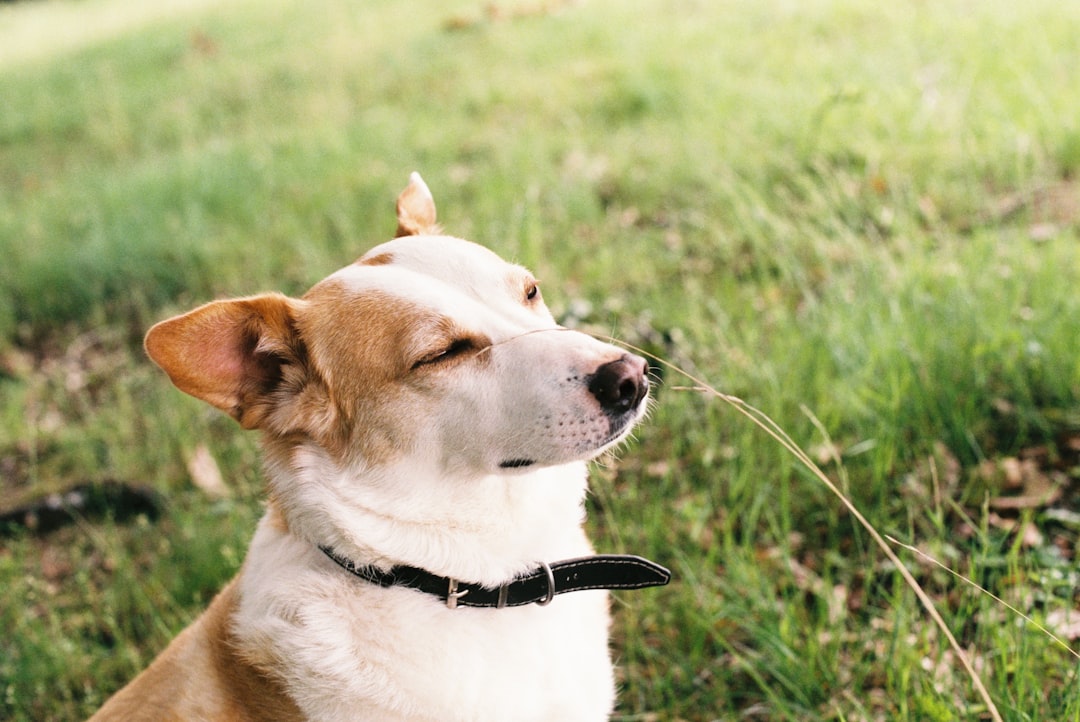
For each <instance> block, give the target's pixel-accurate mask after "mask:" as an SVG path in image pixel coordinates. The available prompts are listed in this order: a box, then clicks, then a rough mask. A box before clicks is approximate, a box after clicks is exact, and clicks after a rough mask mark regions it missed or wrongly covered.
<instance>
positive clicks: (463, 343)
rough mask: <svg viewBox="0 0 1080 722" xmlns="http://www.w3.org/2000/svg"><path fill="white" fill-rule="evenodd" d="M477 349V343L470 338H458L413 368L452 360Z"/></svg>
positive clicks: (418, 362)
mask: <svg viewBox="0 0 1080 722" xmlns="http://www.w3.org/2000/svg"><path fill="white" fill-rule="evenodd" d="M475 349H476V343H475V342H474V341H473V340H472V339H469V338H458V339H454V340H453V341H451V342H450V344H449V345H447V346H445V347H443V348H440V349H438V350H436V351H434V352H432V353H430V354H428V355H427V356H424V357H423V358H421V359H420V360H419V361H417V362H416V363H415V364H413V368H414V369H416V368H419V367H421V366H428V365H431V364H438V363H443V362H445V361H451V360H453V359H455V358H457V357H459V356H462V355H464V354H466V353H468V352H470V351H473V350H475Z"/></svg>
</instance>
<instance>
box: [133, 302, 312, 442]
mask: <svg viewBox="0 0 1080 722" xmlns="http://www.w3.org/2000/svg"><path fill="white" fill-rule="evenodd" d="M299 303H302V302H301V301H296V300H294V299H290V298H287V297H286V296H282V295H280V294H266V295H262V296H253V297H250V298H241V299H235V300H231V301H214V302H213V303H208V304H206V305H205V306H200V307H199V308H196V309H195V310H194V311H190V312H188V313H185V314H183V315H181V316H176V317H175V318H170V319H168V320H166V321H162V322H161V323H158V324H157V325H155V326H154V327H153V328H151V329H150V331H149V332H147V334H146V342H145V346H146V352H147V354H149V356H150V358H151V359H153V360H154V363H156V364H157V365H158V366H160V367H161V368H162V369H163V370H164V371H165V373H167V374H168V375H169V378H170V379H171V380H172V382H173V384H175V385H176V387H177V388H179V389H180V390H181V391H184V392H185V393H188V394H191V395H192V396H194V397H196V398H199V399H202V400H203V401H206V402H207V403H209V404H211V405H213V406H216V407H217V408H219V409H221V410H222V411H224V412H226V413H227V414H229V415H230V416H232V417H233V418H234V419H236V420H237V421H239V422H240V424H241V425H242V426H244V428H248V429H251V428H256V427H258V426H259V425H260V423H261V422H262V421H263V420H264V418H265V417H266V415H267V413H269V412H270V410H271V409H272V407H273V405H274V399H273V396H272V394H273V391H274V390H275V389H277V388H278V387H279V386H280V385H281V381H282V377H283V373H284V370H285V368H286V367H288V366H290V365H295V364H302V363H303V356H304V352H303V345H302V343H301V341H300V339H299V337H298V334H297V332H296V326H295V322H294V318H295V306H296V304H299Z"/></svg>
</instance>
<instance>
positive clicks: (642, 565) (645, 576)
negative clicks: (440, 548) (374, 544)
mask: <svg viewBox="0 0 1080 722" xmlns="http://www.w3.org/2000/svg"><path fill="white" fill-rule="evenodd" d="M319 549H321V550H322V552H323V553H324V554H326V556H328V557H330V558H331V559H332V560H334V562H336V563H337V564H338V566H340V567H341V568H342V569H344V570H345V571H347V572H349V573H350V574H353V575H355V576H357V577H360V578H361V579H363V580H365V581H368V582H371V583H372V584H378V585H379V586H381V587H394V586H400V587H407V588H409V589H416V590H418V591H421V592H424V593H425V594H430V595H431V596H433V597H436V598H437V599H439V600H440V601H442V602H445V603H446V606H447V607H449V608H450V609H455V608H457V607H495V608H497V609H501V608H503V607H520V606H523V605H525V604H534V603H535V604H540V605H545V604H548V603H549V602H551V600H552V599H553V598H554V597H555V595H557V594H565V593H566V592H577V591H581V590H583V589H641V588H643V587H658V586H663V585H664V584H667V583H668V581H669V580H670V579H671V572H669V571H668V570H667V569H665V568H664V567H662V566H660V565H659V564H656V563H654V562H651V561H649V560H648V559H643V558H641V557H637V556H632V555H629V554H599V555H596V556H591V557H580V558H578V559H567V560H566V561H561V562H555V563H553V564H547V563H546V562H541V563H540V566H539V567H538V568H536V569H534V570H532V571H531V572H528V573H526V574H523V575H521V576H519V577H517V578H515V579H513V580H511V581H509V582H507V583H506V584H503V585H502V586H500V587H497V588H495V589H491V588H489V587H485V586H483V585H481V584H476V583H472V582H462V581H459V580H457V579H452V578H450V577H442V576H439V575H437V574H432V573H431V572H429V571H425V570H424V569H417V568H416V567H410V566H395V567H391V568H390V569H389V570H386V571H384V570H382V569H378V568H376V567H372V566H357V565H356V564H354V563H353V562H352V561H351V560H349V559H346V558H345V557H342V556H339V555H338V554H337V553H335V552H334V550H333V549H331V548H330V547H325V546H320V547H319Z"/></svg>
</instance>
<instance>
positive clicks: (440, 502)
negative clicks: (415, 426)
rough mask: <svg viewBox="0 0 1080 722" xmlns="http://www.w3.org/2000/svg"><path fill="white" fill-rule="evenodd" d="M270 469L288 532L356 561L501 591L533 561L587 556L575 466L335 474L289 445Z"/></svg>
mask: <svg viewBox="0 0 1080 722" xmlns="http://www.w3.org/2000/svg"><path fill="white" fill-rule="evenodd" d="M283 462H284V463H283ZM568 467H569V468H568ZM267 473H268V476H269V479H270V491H271V499H272V501H273V504H274V505H275V506H276V507H277V509H278V510H279V513H280V514H281V517H282V520H283V523H284V524H285V525H286V526H287V527H288V529H289V532H290V533H291V534H294V535H296V536H299V537H300V538H302V539H305V540H306V541H307V542H309V543H311V544H313V545H315V546H325V547H330V548H333V549H335V550H337V551H338V552H339V553H340V554H342V555H343V556H344V557H346V558H348V559H351V560H353V561H354V562H355V563H357V564H362V565H372V566H375V567H381V568H390V567H393V566H398V565H408V566H412V567H418V568H422V569H426V570H428V571H430V572H432V573H434V574H438V575H442V576H447V577H453V578H458V579H469V580H473V581H475V582H478V583H481V584H492V585H498V584H501V583H502V582H503V581H505V580H506V579H512V578H514V577H515V576H517V575H519V574H521V573H523V572H525V571H527V570H529V569H531V568H533V567H534V565H535V564H536V562H537V561H539V560H545V559H568V558H573V557H577V556H582V555H586V554H590V553H591V551H592V549H591V546H590V545H589V543H588V540H587V539H586V537H585V533H584V530H583V529H582V524H583V522H584V517H585V512H584V506H583V504H584V497H585V490H586V468H585V464H584V463H580V462H577V463H574V464H570V465H567V466H561V467H549V468H541V469H536V470H531V471H528V472H520V471H517V472H513V473H511V474H507V475H488V476H484V477H481V478H478V479H471V480H457V479H447V478H432V477H431V476H425V475H423V474H415V472H412V473H410V475H409V476H408V477H407V478H406V476H405V473H406V472H405V471H404V470H395V469H392V468H391V469H380V470H372V469H351V470H345V469H341V468H340V467H338V466H337V465H336V464H334V463H333V462H332V461H331V460H330V459H329V458H328V457H327V456H326V455H325V454H324V453H322V452H320V451H319V450H318V449H293V451H292V453H291V454H290V455H289V458H287V459H279V458H275V457H273V456H272V455H270V456H268V463H267ZM316 482H317V483H316ZM463 509H465V510H467V513H462V510H463ZM420 510H422V511H423V514H419V513H418V512H419V511H420Z"/></svg>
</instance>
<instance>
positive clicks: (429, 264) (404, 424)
mask: <svg viewBox="0 0 1080 722" xmlns="http://www.w3.org/2000/svg"><path fill="white" fill-rule="evenodd" d="M436 233H437V230H436V227H435V205H434V201H433V200H432V198H431V195H430V193H429V192H428V189H427V187H426V186H425V185H424V183H423V181H422V180H421V179H420V177H419V176H418V175H416V174H413V176H412V178H411V180H410V183H409V186H408V187H407V188H406V189H405V191H404V192H402V194H401V196H400V197H399V198H398V237H397V238H395V239H394V240H392V241H390V242H388V243H384V244H382V245H380V246H378V247H376V248H374V249H372V250H371V251H370V252H368V253H367V254H366V255H364V256H363V257H362V258H360V259H359V260H358V261H357V262H356V263H354V264H352V265H350V266H347V267H346V268H343V269H341V270H339V271H337V272H336V273H334V274H332V275H330V276H329V277H327V278H326V279H324V280H323V281H321V282H319V283H318V284H316V285H315V286H314V287H313V288H312V289H311V290H310V291H308V292H307V294H305V295H304V296H303V298H300V299H294V298H288V297H285V296H282V295H279V294H266V295H260V296H254V297H249V298H241V299H235V300H227V301H216V302H213V303H210V304H207V305H205V306H202V307H200V308H197V309H195V310H193V311H191V312H189V313H187V314H184V315H182V316H177V317H175V318H172V319H169V320H167V321H163V322H161V323H159V324H157V325H156V326H154V327H153V328H152V329H151V330H150V332H149V333H148V334H147V337H146V349H147V352H148V353H149V355H150V357H151V358H152V359H153V360H154V361H155V362H156V363H157V364H158V365H159V366H161V368H163V369H164V370H165V371H166V373H168V375H169V377H170V378H171V379H172V381H173V383H175V384H176V386H177V387H179V388H180V389H181V390H183V391H185V392H187V393H189V394H191V395H193V396H196V397H198V398H200V399H203V400H205V401H207V402H209V403H210V404H212V405H214V406H216V407H217V408H219V409H221V410H223V411H225V412H226V413H228V414H230V415H231V416H233V417H234V418H235V419H237V420H238V421H239V422H240V423H241V424H242V425H243V426H244V427H246V428H258V429H261V430H262V431H263V432H264V433H265V434H267V435H268V436H269V437H270V439H271V440H272V441H274V440H276V441H277V442H279V445H280V444H285V445H293V444H295V445H299V444H311V443H314V444H316V445H317V446H318V447H319V448H320V449H321V450H323V451H325V453H326V454H328V455H329V456H330V457H331V458H332V459H334V460H335V461H336V462H338V463H340V464H342V465H350V466H354V465H357V464H360V465H363V466H365V467H368V468H371V467H378V466H389V465H394V464H398V463H407V464H408V465H409V466H410V467H411V468H419V469H423V470H425V471H429V472H431V473H435V474H443V475H464V476H476V475H480V474H483V475H488V474H508V473H520V472H521V471H522V470H526V469H529V468H533V467H543V466H551V465H557V464H563V463H567V462H571V461H578V460H584V459H588V458H592V457H594V456H596V455H598V454H600V453H601V452H603V451H604V450H605V449H608V448H610V447H611V446H613V445H614V444H616V443H617V442H619V441H620V440H621V439H622V438H623V437H624V436H625V435H626V434H628V433H629V430H630V428H631V427H632V426H633V424H634V423H635V422H636V421H637V420H638V419H639V418H640V417H641V416H642V414H643V413H644V407H645V399H646V396H647V393H648V380H647V376H646V364H645V362H644V360H643V359H641V358H639V357H637V356H634V355H631V354H628V353H626V352H625V351H623V350H621V349H619V348H616V347H614V346H611V345H608V344H606V343H602V342H600V341H597V340H595V339H593V338H591V337H590V336H587V335H585V334H582V333H578V332H575V331H570V330H567V329H564V328H562V327H560V326H559V325H558V324H556V323H555V321H554V320H553V318H552V316H551V313H550V312H549V311H548V309H547V307H546V306H545V304H544V301H543V299H542V297H541V294H540V287H539V284H538V283H537V281H536V279H535V278H534V277H533V276H532V275H531V274H530V273H529V272H528V271H526V270H525V269H524V268H521V267H520V266H516V265H513V264H510V263H507V262H505V261H503V260H502V259H500V258H499V257H498V256H496V255H495V254H494V253H492V252H491V251H488V250H487V249H485V248H483V247H481V246H478V245H476V244H473V243H470V242H467V241H463V240H460V239H457V238H452V237H448V236H441V235H434V234H436Z"/></svg>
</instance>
